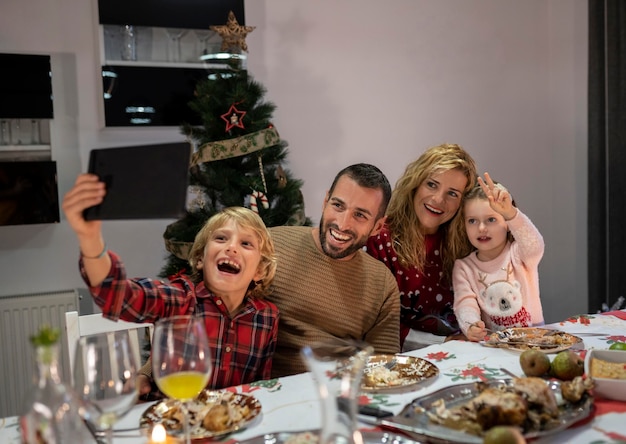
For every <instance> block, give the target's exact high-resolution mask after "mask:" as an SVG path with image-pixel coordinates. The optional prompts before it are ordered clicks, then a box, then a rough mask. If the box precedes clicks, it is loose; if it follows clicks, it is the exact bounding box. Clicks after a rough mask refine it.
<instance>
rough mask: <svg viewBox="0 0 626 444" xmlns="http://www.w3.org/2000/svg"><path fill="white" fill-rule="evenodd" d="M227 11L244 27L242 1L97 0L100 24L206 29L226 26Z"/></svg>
mask: <svg viewBox="0 0 626 444" xmlns="http://www.w3.org/2000/svg"><path fill="white" fill-rule="evenodd" d="M229 11H233V13H234V14H235V17H237V22H239V24H240V25H245V23H246V21H245V17H244V0H131V1H128V0H98V14H99V17H100V23H101V24H103V25H135V26H155V27H162V28H188V29H208V28H209V26H211V25H223V24H225V23H226V20H227V19H228V12H229Z"/></svg>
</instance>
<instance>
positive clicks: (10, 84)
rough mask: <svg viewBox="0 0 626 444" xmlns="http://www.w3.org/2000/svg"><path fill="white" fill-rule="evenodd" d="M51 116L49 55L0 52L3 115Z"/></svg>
mask: <svg viewBox="0 0 626 444" xmlns="http://www.w3.org/2000/svg"><path fill="white" fill-rule="evenodd" d="M52 117H53V115H52V74H51V69H50V56H48V55H32V54H0V118H2V119H51V118H52Z"/></svg>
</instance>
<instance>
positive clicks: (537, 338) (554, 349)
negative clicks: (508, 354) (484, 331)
mask: <svg viewBox="0 0 626 444" xmlns="http://www.w3.org/2000/svg"><path fill="white" fill-rule="evenodd" d="M480 343H481V344H482V345H484V346H486V347H497V348H506V349H509V350H514V351H520V352H521V351H524V350H529V349H534V350H539V351H542V352H544V353H558V352H560V351H563V350H567V349H569V348H572V347H574V346H578V345H582V339H581V338H579V337H578V336H574V335H572V334H569V333H565V332H564V331H559V330H549V329H547V328H538V327H517V328H515V327H514V328H507V329H504V330H501V331H494V332H492V333H490V334H489V335H488V336H487V337H486V338H485V340H484V341H481V342H480Z"/></svg>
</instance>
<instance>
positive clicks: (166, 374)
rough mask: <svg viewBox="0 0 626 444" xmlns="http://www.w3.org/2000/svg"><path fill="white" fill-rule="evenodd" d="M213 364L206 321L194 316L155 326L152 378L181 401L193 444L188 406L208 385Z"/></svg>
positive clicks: (185, 431)
mask: <svg viewBox="0 0 626 444" xmlns="http://www.w3.org/2000/svg"><path fill="white" fill-rule="evenodd" d="M212 370H213V364H212V362H211V350H210V348H209V340H208V337H207V333H206V329H205V327H204V321H203V320H202V319H201V318H198V317H195V316H192V315H182V316H173V317H171V318H166V319H162V320H160V321H157V322H156V323H155V327H154V337H153V340H152V376H153V378H154V380H155V382H156V384H157V386H158V387H159V389H160V390H161V391H162V392H163V393H164V394H165V395H166V396H168V397H169V398H173V399H175V400H177V401H179V404H180V408H181V412H182V414H183V434H184V437H185V442H186V443H187V444H189V443H190V442H191V432H190V430H189V413H188V408H187V403H188V402H189V401H191V400H192V399H194V398H195V397H196V396H198V394H200V392H201V391H202V389H204V388H205V387H206V385H207V383H208V382H209V378H210V376H211V372H212Z"/></svg>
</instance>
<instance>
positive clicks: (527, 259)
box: [452, 173, 544, 341]
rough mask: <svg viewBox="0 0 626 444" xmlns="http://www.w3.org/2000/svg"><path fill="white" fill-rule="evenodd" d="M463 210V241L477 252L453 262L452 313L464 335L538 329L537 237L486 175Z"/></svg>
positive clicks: (540, 245) (540, 316) (479, 337)
mask: <svg viewBox="0 0 626 444" xmlns="http://www.w3.org/2000/svg"><path fill="white" fill-rule="evenodd" d="M462 211H463V220H464V222H465V230H466V233H467V237H468V238H469V241H470V243H471V244H472V245H473V246H474V247H475V248H476V250H475V251H473V252H472V253H470V254H469V255H468V256H466V257H465V258H463V259H457V260H456V261H455V263H454V269H453V272H452V284H453V287H454V313H455V314H456V317H457V320H458V321H459V327H460V328H461V330H462V331H463V333H464V334H465V336H466V337H467V338H468V339H469V340H470V341H480V340H482V339H483V338H484V337H485V335H486V330H485V328H488V329H491V330H502V329H504V328H507V327H530V326H534V325H542V324H543V323H544V320H543V310H542V308H541V300H540V298H539V273H538V266H539V261H541V258H542V257H543V251H544V242H543V237H542V236H541V233H539V231H538V230H537V228H536V227H535V226H534V225H533V223H532V222H531V221H530V219H529V218H528V217H527V216H526V215H524V214H523V213H522V212H521V211H520V210H519V209H518V208H517V207H516V206H515V203H514V201H513V199H512V198H511V195H510V194H509V192H508V191H507V189H506V188H504V187H503V186H502V185H500V184H496V183H494V182H493V180H491V177H489V174H488V173H485V180H483V179H482V178H480V177H479V178H478V184H477V185H476V187H474V189H472V190H471V191H470V192H469V193H468V194H467V196H466V197H465V199H464V201H463V209H462Z"/></svg>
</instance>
